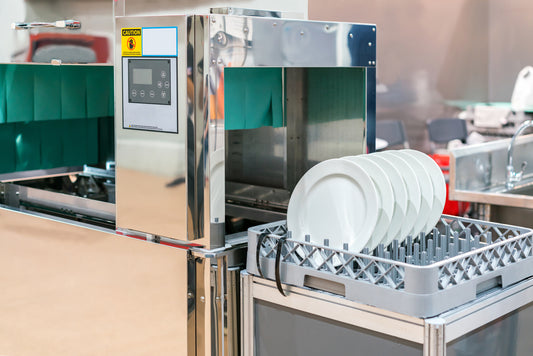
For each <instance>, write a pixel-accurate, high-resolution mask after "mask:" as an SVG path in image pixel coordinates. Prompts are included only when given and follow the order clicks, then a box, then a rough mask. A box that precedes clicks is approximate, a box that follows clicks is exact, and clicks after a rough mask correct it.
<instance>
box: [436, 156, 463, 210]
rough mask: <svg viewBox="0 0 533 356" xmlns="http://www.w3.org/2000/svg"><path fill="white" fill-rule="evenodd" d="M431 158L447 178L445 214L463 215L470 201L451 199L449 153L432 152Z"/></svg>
mask: <svg viewBox="0 0 533 356" xmlns="http://www.w3.org/2000/svg"><path fill="white" fill-rule="evenodd" d="M430 157H431V158H433V160H434V161H435V162H436V163H437V164H438V165H439V167H440V169H441V170H442V173H443V174H444V178H445V180H446V203H445V204H444V210H443V211H442V213H443V214H447V215H456V216H462V215H464V214H465V213H466V211H467V210H468V208H469V207H470V203H467V202H463V201H457V200H450V199H449V195H448V194H449V185H448V182H449V176H450V156H449V155H443V154H432V155H430Z"/></svg>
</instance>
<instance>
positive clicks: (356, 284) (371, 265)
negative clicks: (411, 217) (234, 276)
mask: <svg viewBox="0 0 533 356" xmlns="http://www.w3.org/2000/svg"><path fill="white" fill-rule="evenodd" d="M248 235H249V245H250V248H249V253H248V264H247V269H248V271H243V272H242V273H241V284H242V289H241V290H242V292H241V298H242V300H243V305H242V311H243V313H242V314H243V319H242V325H243V330H242V333H243V338H242V339H243V345H242V347H243V352H244V353H243V354H244V355H261V356H262V355H307V356H308V355H341V354H342V355H346V354H350V355H385V354H394V355H426V356H427V355H531V354H532V352H533V341H532V339H531V338H530V337H529V334H530V331H529V330H530V328H531V327H533V288H532V287H533V278H532V277H531V273H532V272H531V271H532V270H533V269H532V268H531V263H532V261H531V260H532V258H531V257H532V253H533V250H532V245H533V244H532V235H531V231H530V230H528V229H523V228H517V227H512V226H506V225H501V224H493V223H487V222H482V221H477V220H471V219H462V218H455V217H447V216H443V218H442V219H441V222H440V223H439V225H438V229H436V230H434V231H433V232H432V233H431V234H428V235H427V236H423V237H422V236H420V237H417V238H415V239H412V238H409V239H408V240H410V241H404V242H402V243H396V244H394V243H393V244H391V246H388V247H383V246H382V247H381V248H379V247H378V249H376V251H373V252H369V251H363V252H362V253H351V252H348V251H336V250H333V249H329V248H328V247H327V246H323V245H313V244H312V243H310V242H301V241H294V240H291V239H290V238H287V231H286V226H285V223H284V222H279V223H272V224H268V225H262V226H260V227H257V228H253V229H250V230H249V233H248ZM260 236H262V238H260ZM285 238H287V239H286V240H285V242H284V243H283V244H282V245H281V248H280V249H279V250H278V246H279V245H280V242H279V241H280V239H281V240H284V239H285ZM254 244H255V245H254ZM258 244H259V245H260V248H259V249H254V246H257V245H258ZM408 244H412V246H408ZM415 244H418V246H417V247H416V248H415V247H414V246H415ZM450 244H451V245H450ZM422 245H424V247H425V248H424V249H422V248H421V247H422ZM428 245H431V247H430V246H428ZM457 245H459V246H460V248H459V250H454V246H457ZM409 248H411V250H410V251H409ZM395 249H397V250H400V249H402V250H401V251H400V253H398V254H397V253H396V251H395ZM431 249H433V251H431ZM437 249H438V250H437ZM463 249H465V250H466V251H463ZM415 250H416V251H417V253H419V257H420V255H421V254H422V253H424V255H425V257H426V259H425V262H424V263H422V261H421V260H420V259H418V261H417V262H415V259H414V258H413V257H412V256H413V252H414V251H415ZM278 251H279V254H280V256H277V254H278ZM387 253H389V254H387ZM313 255H315V256H319V258H317V257H314V258H311V257H312V256H313ZM400 255H401V256H400ZM380 256H384V257H386V258H384V257H380ZM409 256H411V258H408V257H409ZM256 257H258V259H256ZM276 257H278V262H279V265H278V269H277V271H276V268H275V265H276ZM258 261H259V263H257V262H258ZM258 266H259V268H258ZM347 270H349V271H352V272H354V273H353V274H350V273H349V272H348V271H347ZM510 271H512V272H510ZM261 274H262V275H264V276H265V277H266V278H262V277H260V275H261ZM276 274H278V276H277V277H278V278H279V280H280V281H281V282H284V284H282V285H281V287H282V291H283V293H285V294H286V296H283V295H282V294H281V293H280V292H279V291H278V285H277V284H278V283H277V282H278V281H279V280H278V281H273V280H272V279H276ZM432 279H433V281H432ZM285 283H289V284H285ZM423 286H426V290H423V289H422V287H423Z"/></svg>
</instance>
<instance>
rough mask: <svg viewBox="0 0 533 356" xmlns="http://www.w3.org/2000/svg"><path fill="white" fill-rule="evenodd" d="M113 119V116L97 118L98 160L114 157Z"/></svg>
mask: <svg viewBox="0 0 533 356" xmlns="http://www.w3.org/2000/svg"><path fill="white" fill-rule="evenodd" d="M114 132H115V121H114V118H113V117H101V118H99V119H98V148H99V150H98V161H99V162H106V161H113V160H114V159H115V133H114Z"/></svg>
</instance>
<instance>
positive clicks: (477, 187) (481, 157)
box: [449, 135, 533, 227]
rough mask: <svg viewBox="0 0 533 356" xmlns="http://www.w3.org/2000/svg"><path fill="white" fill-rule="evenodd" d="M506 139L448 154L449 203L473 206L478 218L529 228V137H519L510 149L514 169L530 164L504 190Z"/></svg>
mask: <svg viewBox="0 0 533 356" xmlns="http://www.w3.org/2000/svg"><path fill="white" fill-rule="evenodd" d="M510 141H511V140H510V139H504V140H497V141H492V142H488V143H482V144H479V145H472V146H466V147H461V148H458V149H455V150H453V151H451V154H450V190H449V197H450V199H452V200H460V201H468V202H473V203H477V205H478V210H479V211H480V212H481V214H482V216H480V218H482V219H486V220H490V221H497V222H501V223H507V224H513V225H520V226H527V227H531V226H533V155H532V154H531V152H533V135H528V136H524V137H520V138H518V139H517V140H516V144H515V148H514V161H515V162H516V163H515V166H519V165H520V162H524V161H525V162H527V161H528V160H529V161H530V164H529V165H528V166H526V168H525V170H524V174H523V178H522V179H521V180H520V181H519V182H518V183H516V184H515V186H514V187H513V188H512V189H508V188H507V187H506V185H505V183H506V166H507V148H508V146H509V143H510Z"/></svg>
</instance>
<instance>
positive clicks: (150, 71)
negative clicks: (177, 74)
mask: <svg viewBox="0 0 533 356" xmlns="http://www.w3.org/2000/svg"><path fill="white" fill-rule="evenodd" d="M170 81H171V78H170V59H150V60H147V59H132V58H130V59H128V82H129V96H128V100H129V102H130V103H142V104H159V105H170V104H171V89H170Z"/></svg>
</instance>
